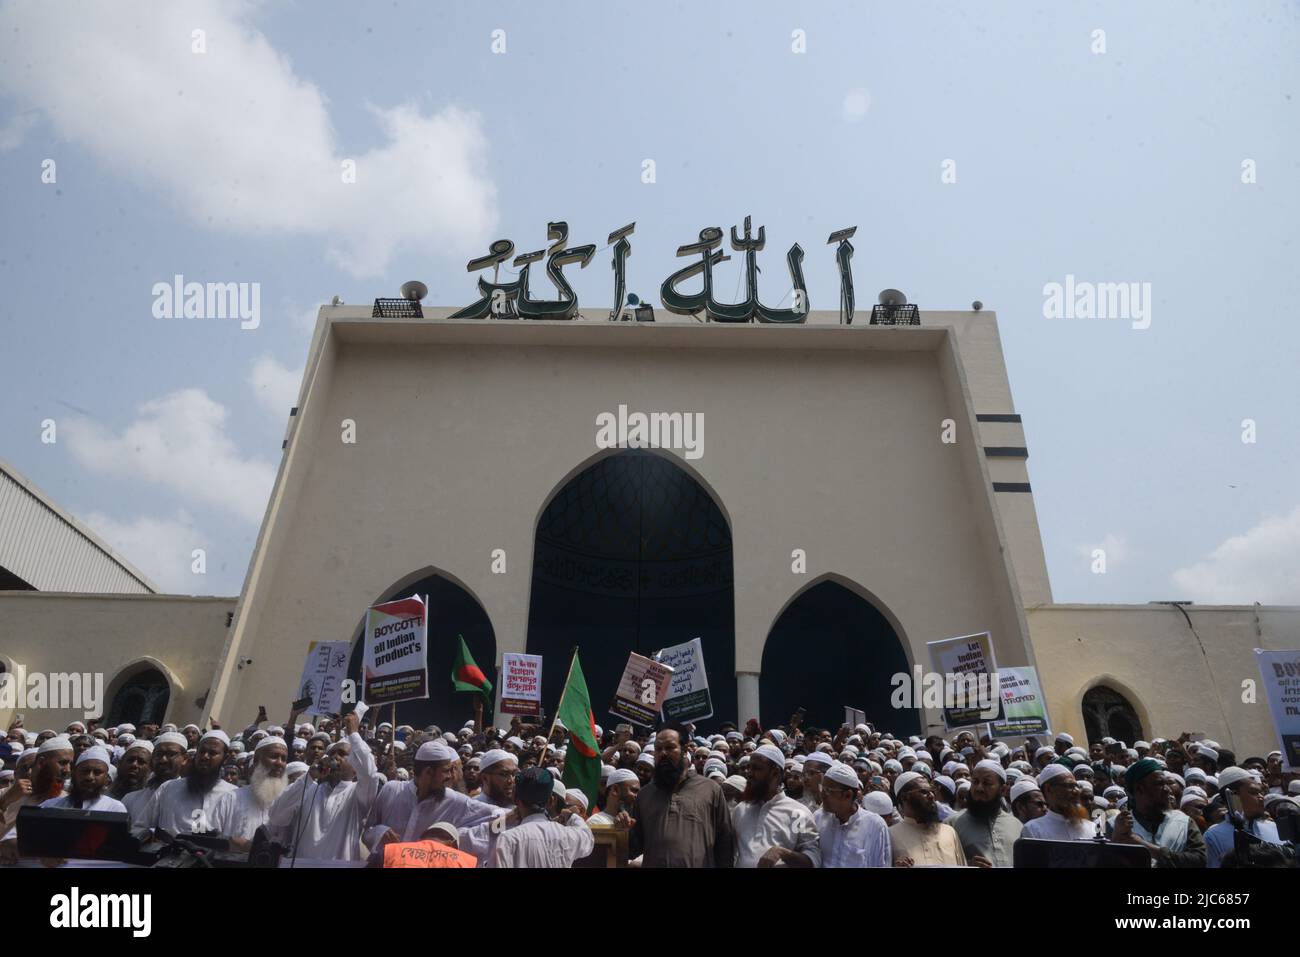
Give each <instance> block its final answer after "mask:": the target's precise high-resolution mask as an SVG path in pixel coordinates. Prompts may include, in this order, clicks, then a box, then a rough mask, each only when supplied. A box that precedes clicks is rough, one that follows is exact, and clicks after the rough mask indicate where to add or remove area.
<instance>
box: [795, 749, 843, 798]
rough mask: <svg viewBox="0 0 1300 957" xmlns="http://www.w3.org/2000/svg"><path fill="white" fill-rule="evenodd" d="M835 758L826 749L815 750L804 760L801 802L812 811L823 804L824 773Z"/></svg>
mask: <svg viewBox="0 0 1300 957" xmlns="http://www.w3.org/2000/svg"><path fill="white" fill-rule="evenodd" d="M834 760H835V759H834V758H832V757H831V756H830V755H829V754H827V753H826V752H825V751H814V752H812V754H810V755H808V757H806V758H804V760H803V796H802V797H801V798H799V803H800V804H802V805H803V806H804V807H806V808H807V809H808V810H810V811H816V810H817V809H818V808H820V807H821V806H822V775H823V774H825V773H826V769H827V768H829V767H830V766H831V765H832V764H833V763H834Z"/></svg>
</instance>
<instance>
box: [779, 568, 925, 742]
mask: <svg viewBox="0 0 1300 957" xmlns="http://www.w3.org/2000/svg"><path fill="white" fill-rule="evenodd" d="M899 673H901V674H908V675H909V676H910V673H911V666H910V665H909V664H908V660H907V653H906V652H905V651H904V650H903V643H902V641H900V640H899V636H898V633H897V632H896V631H895V630H894V627H893V625H891V624H890V623H889V620H888V619H887V618H886V617H885V616H884V615H883V614H882V613H881V612H880V610H879V609H878V608H877V607H876V606H875V605H873V604H872V603H871V602H870V601H868V600H867V599H866V598H864V597H862V596H861V595H859V594H857V593H856V592H855V591H853V590H851V589H849V588H848V587H846V586H845V585H843V584H841V583H840V582H838V581H835V580H833V579H829V578H828V579H823V580H822V581H820V582H814V583H813V584H811V585H809V586H808V587H807V588H806V589H805V590H804V591H802V592H800V593H799V594H798V595H796V596H795V598H794V599H793V600H792V601H791V602H790V603H789V604H788V605H786V607H785V610H784V611H782V612H781V614H780V616H779V617H778V618H777V620H776V622H775V624H773V625H772V630H771V631H770V632H769V633H768V636H767V642H766V644H764V645H763V664H762V671H761V673H760V675H759V707H760V708H761V711H762V714H761V719H760V720H761V722H762V724H763V727H765V728H766V727H775V726H777V725H784V724H788V723H789V721H790V716H791V715H792V714H794V712H795V711H797V710H798V709H799V708H804V709H806V714H805V717H804V721H803V723H804V726H805V727H817V728H829V729H831V730H832V731H833V730H835V729H836V728H838V727H839V726H840V725H841V724H843V723H844V709H845V707H852V708H858V709H859V710H861V711H865V712H866V714H867V721H869V722H871V724H872V726H873V727H875V728H877V729H879V730H888V731H892V732H894V734H896V735H911V734H919V733H920V730H921V713H920V711H918V710H917V709H915V708H905V709H898V710H896V709H894V708H893V707H892V706H891V705H890V702H889V699H890V694H891V692H892V691H893V687H894V686H893V684H892V683H891V680H890V679H891V678H892V677H893V676H894V675H895V674H899Z"/></svg>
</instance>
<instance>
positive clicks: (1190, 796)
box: [1178, 788, 1209, 807]
mask: <svg viewBox="0 0 1300 957" xmlns="http://www.w3.org/2000/svg"><path fill="white" fill-rule="evenodd" d="M1196 790H1197V791H1199V790H1200V788H1197V789H1196ZM1208 800H1209V798H1207V797H1206V796H1205V795H1204V794H1197V793H1196V791H1191V790H1188V791H1184V792H1183V796H1182V798H1181V800H1179V802H1178V806H1179V807H1182V806H1183V805H1184V804H1190V803H1191V802H1192V801H1208Z"/></svg>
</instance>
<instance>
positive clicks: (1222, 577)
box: [1172, 506, 1300, 605]
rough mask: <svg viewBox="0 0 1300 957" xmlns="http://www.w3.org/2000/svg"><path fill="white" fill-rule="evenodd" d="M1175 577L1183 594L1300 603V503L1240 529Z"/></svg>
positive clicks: (1227, 601)
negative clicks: (1285, 513)
mask: <svg viewBox="0 0 1300 957" xmlns="http://www.w3.org/2000/svg"><path fill="white" fill-rule="evenodd" d="M1172 580H1173V583H1174V585H1175V586H1176V587H1177V588H1178V591H1179V594H1180V596H1185V597H1187V598H1190V599H1191V600H1193V601H1199V602H1206V603H1210V604H1221V605H1240V604H1250V603H1252V602H1256V601H1258V602H1261V603H1265V604H1275V605H1276V604H1300V506H1297V507H1296V508H1295V509H1294V510H1292V512H1291V513H1290V514H1289V515H1282V516H1270V517H1269V518H1266V519H1264V520H1263V521H1262V522H1260V523H1259V524H1258V525H1256V526H1255V527H1254V528H1252V529H1250V530H1249V531H1247V532H1246V533H1245V534H1244V535H1234V536H1233V537H1232V538H1229V539H1228V540H1227V541H1225V542H1224V543H1223V544H1222V545H1220V546H1219V547H1218V548H1216V549H1215V550H1214V551H1213V552H1211V553H1210V555H1209V557H1208V558H1205V559H1203V560H1202V561H1199V562H1197V563H1196V564H1194V565H1190V566H1188V567H1186V568H1180V569H1178V571H1176V572H1174V574H1173V579H1172Z"/></svg>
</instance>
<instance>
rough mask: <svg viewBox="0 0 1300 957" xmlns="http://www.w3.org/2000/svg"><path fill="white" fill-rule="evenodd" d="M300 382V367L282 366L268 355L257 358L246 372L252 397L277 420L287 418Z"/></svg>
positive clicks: (293, 404) (296, 398)
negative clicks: (251, 388)
mask: <svg viewBox="0 0 1300 957" xmlns="http://www.w3.org/2000/svg"><path fill="white" fill-rule="evenodd" d="M301 382H302V369H290V368H288V367H286V366H282V365H281V364H280V363H279V362H277V361H276V360H275V359H273V358H271V357H270V356H262V357H261V358H259V359H258V360H257V361H256V362H254V363H253V368H252V369H250V370H249V373H248V384H249V385H250V386H252V387H253V397H254V398H255V399H257V401H258V402H259V403H261V405H262V407H263V408H265V409H266V410H267V411H268V412H270V413H271V414H272V415H274V416H276V417H277V419H279V420H282V419H285V418H288V416H289V410H290V409H291V408H293V407H294V406H295V405H297V403H298V385H299V383H301Z"/></svg>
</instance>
